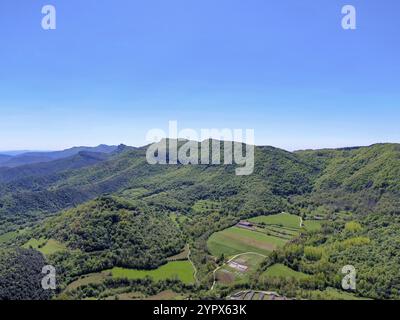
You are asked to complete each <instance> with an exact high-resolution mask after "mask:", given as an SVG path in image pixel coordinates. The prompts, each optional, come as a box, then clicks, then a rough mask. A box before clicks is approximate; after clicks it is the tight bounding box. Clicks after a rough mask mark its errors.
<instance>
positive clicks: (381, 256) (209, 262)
mask: <svg viewBox="0 0 400 320" xmlns="http://www.w3.org/2000/svg"><path fill="white" fill-rule="evenodd" d="M399 155H400V146H399V145H397V144H380V145H373V146H370V147H362V148H353V149H332V150H316V151H299V152H294V153H291V152H287V151H284V150H280V149H276V148H273V147H263V146H261V147H257V148H255V168H254V173H253V174H252V175H250V176H236V175H235V174H232V173H233V172H234V170H235V167H234V166H229V165H228V166H213V165H196V166H183V165H168V166H165V165H164V166H162V165H149V164H147V163H146V161H145V158H144V157H145V148H131V147H126V146H123V147H120V148H118V149H117V150H114V151H113V152H112V153H110V154H108V155H107V156H96V157H95V158H96V159H101V161H95V162H92V160H89V162H86V163H85V165H82V164H83V162H81V161H86V160H82V159H86V158H80V160H79V163H80V164H79V165H78V166H71V165H70V164H71V163H76V156H73V157H66V158H63V159H61V160H60V159H57V160H54V161H50V162H46V163H42V164H40V165H39V164H31V165H29V166H28V167H26V166H24V167H23V170H24V172H26V175H23V176H21V174H20V173H18V167H16V168H12V170H13V171H10V169H7V170H4V171H1V170H0V190H1V194H0V204H1V205H0V215H1V216H2V217H3V219H2V220H1V222H0V251H1V252H2V256H3V260H2V262H1V263H0V281H5V279H7V277H8V275H9V272H10V271H9V270H10V268H9V266H10V265H12V264H14V263H15V259H17V260H18V261H20V264H19V268H20V269H21V270H26V269H27V268H29V269H32V268H33V269H32V270H36V269H39V268H40V266H42V265H43V264H50V265H53V266H54V267H55V268H56V270H57V290H56V291H55V292H52V296H53V298H55V299H152V298H153V297H166V298H168V297H169V298H171V299H205V298H207V299H227V298H229V297H233V296H236V294H237V293H238V292H248V291H249V290H252V291H254V292H257V294H252V295H251V296H252V297H256V296H258V295H259V294H258V293H260V292H261V293H262V292H264V293H265V292H275V293H277V297H278V296H280V297H285V298H287V299H342V298H343V299H347V298H349V299H350V298H354V299H356V298H357V299H358V298H370V299H395V298H397V297H399V292H400V288H398V285H397V284H396V283H397V282H396V279H397V277H398V276H399V275H398V270H399V268H398V260H397V259H398V251H397V250H396V247H397V244H398V241H399V239H400V235H399V230H400V228H399V227H400V218H399V215H398V213H399V207H400V206H399V200H398V199H399V198H400V197H399V192H398V190H400V165H399V162H398V158H399ZM81 156H82V155H80V157H81ZM90 159H93V156H90ZM60 161H62V163H61V162H60ZM16 169H17V170H16ZM2 172H4V173H2ZM2 174H3V175H2ZM30 255H33V256H34V257H35V259H26V258H25V257H28V256H30ZM348 264H351V265H354V266H355V268H356V269H357V291H356V292H346V291H343V290H342V288H341V280H342V278H343V275H342V274H341V268H342V267H343V266H344V265H348ZM35 268H36V269H35ZM382 271H383V272H382ZM26 274H27V273H26V272H21V274H17V281H19V282H20V287H24V286H25V284H24V283H30V282H31V281H32V278H29V277H30V276H29V277H28V278H27V276H26ZM31 276H32V277H33V275H31ZM3 288H6V287H5V286H3ZM1 294H2V295H3V296H6V295H7V294H10V293H9V292H8V291H7V289H3V291H2V293H1ZM23 294H25V293H23V292H21V295H23ZM26 294H33V295H35V296H38V297H39V296H41V297H44V298H46V297H48V296H47V295H46V294H49V293H48V292H41V290H40V289H37V290H33V291H32V292H31V291H29V292H28V291H27V292H26ZM249 296H250V294H249Z"/></svg>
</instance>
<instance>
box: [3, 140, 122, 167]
mask: <svg viewBox="0 0 400 320" xmlns="http://www.w3.org/2000/svg"><path fill="white" fill-rule="evenodd" d="M116 148H117V146H108V145H105V144H101V145H99V146H97V147H73V148H70V149H65V150H62V151H49V152H44V151H43V152H40V151H38V152H29V151H27V152H23V151H21V152H18V151H13V152H6V153H5V154H1V152H0V167H9V168H12V167H17V166H22V165H27V164H33V163H40V162H49V161H53V160H57V159H62V158H67V157H70V156H73V155H76V154H78V153H79V152H82V151H88V152H101V153H111V152H113V151H114V150H115V149H116Z"/></svg>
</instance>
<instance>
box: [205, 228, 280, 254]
mask: <svg viewBox="0 0 400 320" xmlns="http://www.w3.org/2000/svg"><path fill="white" fill-rule="evenodd" d="M286 242H287V240H285V239H282V238H278V237H273V236H268V235H266V234H263V233H261V232H256V231H251V230H246V229H242V228H238V227H232V228H229V229H225V230H223V231H220V232H217V233H214V234H213V235H212V236H211V237H210V238H209V239H208V241H207V247H208V250H209V251H210V253H211V254H212V255H214V256H220V255H221V254H224V255H225V256H233V255H235V254H239V253H244V252H257V253H261V254H264V255H267V254H269V253H270V252H271V251H273V250H275V249H276V248H278V247H281V246H283V245H284V244H285V243H286Z"/></svg>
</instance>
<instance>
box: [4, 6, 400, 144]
mask: <svg viewBox="0 0 400 320" xmlns="http://www.w3.org/2000/svg"><path fill="white" fill-rule="evenodd" d="M46 4H53V5H55V6H56V9H57V30H54V31H44V30H42V28H41V19H42V14H41V8H42V6H43V5H46ZM345 4H353V5H354V6H355V7H356V9H357V30H355V31H345V30H343V29H342V28H341V17H342V15H341V8H342V6H343V5H345ZM0 115H1V117H0V121H1V122H0V124H1V125H0V136H1V139H0V150H10V149H13V150H15V149H36V150H38V149H41V150H50V149H61V148H66V147H70V146H73V145H97V144H100V143H107V144H118V143H125V144H129V145H142V144H145V135H146V132H147V131H148V130H150V129H152V128H162V129H167V125H168V121H169V120H178V123H179V126H180V128H185V127H191V128H194V129H200V128H225V127H227V128H232V129H234V128H243V129H246V128H253V129H255V138H256V143H257V144H268V145H274V146H278V147H282V148H285V149H289V150H292V149H299V148H322V147H337V146H352V145H368V144H372V143H376V142H400V1H398V0H361V1H359V0H346V1H344V0H343V1H339V0H325V1H321V0H302V1H299V0H279V1H278V0H274V1H270V0H168V1H166V0H146V1H138V0H46V1H41V0H29V1H27V0H1V1H0Z"/></svg>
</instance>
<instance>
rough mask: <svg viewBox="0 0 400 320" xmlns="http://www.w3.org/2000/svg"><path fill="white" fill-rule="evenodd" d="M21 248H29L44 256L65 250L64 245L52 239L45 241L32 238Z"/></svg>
mask: <svg viewBox="0 0 400 320" xmlns="http://www.w3.org/2000/svg"><path fill="white" fill-rule="evenodd" d="M22 247H23V248H26V249H29V248H32V249H36V250H37V251H40V252H41V253H43V254H44V255H46V256H47V255H51V254H53V253H56V252H60V251H65V250H67V247H66V246H65V245H64V244H62V243H60V242H58V241H57V240H54V239H49V240H47V239H44V238H41V239H39V240H37V239H33V238H32V239H30V240H29V241H28V242H27V243H25V244H24V245H23V246H22Z"/></svg>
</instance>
